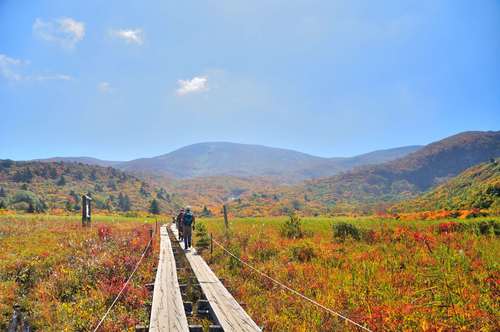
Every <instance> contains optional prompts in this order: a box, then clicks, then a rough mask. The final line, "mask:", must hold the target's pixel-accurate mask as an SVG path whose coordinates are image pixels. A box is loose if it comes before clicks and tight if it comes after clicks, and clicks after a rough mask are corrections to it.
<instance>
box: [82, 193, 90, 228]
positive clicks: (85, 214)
mask: <svg viewBox="0 0 500 332" xmlns="http://www.w3.org/2000/svg"><path fill="white" fill-rule="evenodd" d="M91 202H92V197H90V196H87V195H82V226H83V227H86V226H90V220H91V217H92V207H91Z"/></svg>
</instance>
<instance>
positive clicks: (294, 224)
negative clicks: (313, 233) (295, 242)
mask: <svg viewBox="0 0 500 332" xmlns="http://www.w3.org/2000/svg"><path fill="white" fill-rule="evenodd" d="M280 233H281V235H282V236H284V237H287V238H289V239H297V238H301V237H302V236H303V235H304V233H303V232H302V222H301V220H300V218H299V216H298V215H297V214H295V213H292V214H290V219H288V220H287V221H285V223H284V224H283V225H281V229H280Z"/></svg>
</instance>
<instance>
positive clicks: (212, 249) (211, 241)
mask: <svg viewBox="0 0 500 332" xmlns="http://www.w3.org/2000/svg"><path fill="white" fill-rule="evenodd" d="M213 252H214V236H213V234H212V233H210V258H212V253H213Z"/></svg>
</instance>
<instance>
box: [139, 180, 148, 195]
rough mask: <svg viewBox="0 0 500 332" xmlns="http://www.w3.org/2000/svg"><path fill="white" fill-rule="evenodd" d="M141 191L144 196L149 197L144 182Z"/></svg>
mask: <svg viewBox="0 0 500 332" xmlns="http://www.w3.org/2000/svg"><path fill="white" fill-rule="evenodd" d="M139 191H140V193H141V195H142V196H144V197H148V196H149V192H148V190H147V189H146V184H145V183H144V182H143V183H142V185H141V189H140V190H139Z"/></svg>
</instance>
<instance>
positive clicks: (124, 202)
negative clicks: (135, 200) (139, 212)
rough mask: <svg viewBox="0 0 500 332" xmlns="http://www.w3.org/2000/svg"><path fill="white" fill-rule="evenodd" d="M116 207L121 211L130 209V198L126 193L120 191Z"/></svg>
mask: <svg viewBox="0 0 500 332" xmlns="http://www.w3.org/2000/svg"><path fill="white" fill-rule="evenodd" d="M118 207H119V208H120V210H122V211H123V212H127V211H130V199H129V198H128V195H123V194H122V193H120V195H118Z"/></svg>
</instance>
